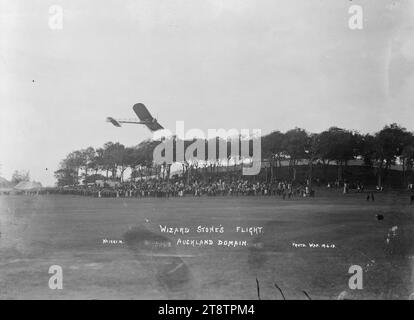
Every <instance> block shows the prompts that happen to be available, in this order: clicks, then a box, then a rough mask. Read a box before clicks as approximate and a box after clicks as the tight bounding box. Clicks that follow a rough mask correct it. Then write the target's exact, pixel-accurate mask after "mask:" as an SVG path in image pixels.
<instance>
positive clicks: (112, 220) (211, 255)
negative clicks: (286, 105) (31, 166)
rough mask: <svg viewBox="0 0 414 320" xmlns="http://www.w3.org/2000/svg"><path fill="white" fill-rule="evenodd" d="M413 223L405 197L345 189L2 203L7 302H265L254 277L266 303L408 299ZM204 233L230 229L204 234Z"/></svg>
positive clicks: (1, 273)
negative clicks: (56, 278) (55, 279)
mask: <svg viewBox="0 0 414 320" xmlns="http://www.w3.org/2000/svg"><path fill="white" fill-rule="evenodd" d="M378 214H382V215H383V216H384V219H383V220H378V219H377V217H376V215H378ZM413 218H414V206H410V205H409V196H408V194H402V193H401V194H400V193H384V194H376V196H375V202H367V201H366V200H365V195H364V194H348V195H342V194H340V193H337V192H335V191H320V192H317V197H316V198H295V199H290V200H282V199H281V198H279V197H267V196H260V197H252V196H247V197H201V198H193V197H185V198H170V199H162V198H142V199H140V198H138V199H136V198H125V199H123V198H99V199H98V198H88V197H75V196H59V195H43V196H42V195H40V196H0V232H1V234H0V299H76V298H77V299H257V286H256V278H257V280H258V282H259V286H260V296H261V298H262V299H282V296H281V294H280V292H279V291H278V290H277V289H276V287H275V285H274V284H275V283H276V284H277V285H278V286H279V287H280V288H281V289H282V291H283V293H284V295H285V296H286V298H287V299H306V296H305V294H304V293H303V291H306V292H307V293H308V294H309V296H310V297H311V298H312V299H336V298H337V297H338V295H339V294H340V293H341V292H343V291H346V292H347V298H349V299H371V298H372V299H407V298H408V296H409V295H410V293H411V292H413V291H414V290H413V288H414V286H413V280H414V278H413V274H414V273H413V270H414V269H413V267H414V260H413V256H414V219H413ZM160 225H161V226H168V227H173V228H175V227H183V228H185V227H187V228H188V229H189V232H188V233H186V234H184V235H183V234H181V233H176V234H170V233H166V232H161V230H160ZM198 226H203V227H211V226H215V227H218V228H219V227H220V226H222V227H223V229H224V232H223V233H220V232H213V233H198V232H197V227H198ZM394 226H397V228H394V231H391V230H390V228H392V227H394ZM237 227H243V228H246V227H262V228H263V229H262V230H263V233H259V232H258V233H257V234H253V235H250V234H249V233H241V232H236V228H237ZM239 230H240V229H239ZM251 230H252V229H251ZM257 230H259V229H256V231H257ZM387 238H388V241H387ZM105 239H106V240H108V242H107V243H105ZM178 239H181V240H183V239H184V240H186V239H197V240H201V239H204V240H212V241H213V244H212V245H202V246H191V245H182V244H180V245H177V241H178ZM218 240H223V241H224V240H237V241H239V242H238V243H239V244H243V242H242V241H246V242H245V244H247V246H243V245H241V246H237V247H227V246H220V245H217V241H218ZM309 243H314V244H319V247H314V248H311V247H309ZM169 244H170V245H171V246H169ZM295 244H296V245H297V246H296V245H295ZM300 244H302V245H305V247H302V246H301V245H300ZM323 244H328V245H329V247H328V248H323V247H322V245H323ZM51 265H59V266H61V267H62V270H63V289H62V290H51V289H49V287H48V282H49V278H50V277H51V276H52V275H51V274H49V273H48V270H49V267H50V266H51ZM351 265H359V266H361V267H362V268H363V270H364V273H363V289H362V290H350V289H349V287H348V280H349V277H350V276H351V274H348V269H349V268H350V266H351Z"/></svg>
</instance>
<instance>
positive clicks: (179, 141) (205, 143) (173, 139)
mask: <svg viewBox="0 0 414 320" xmlns="http://www.w3.org/2000/svg"><path fill="white" fill-rule="evenodd" d="M153 139H154V140H161V143H160V144H159V145H157V146H156V147H155V149H154V152H153V160H154V163H155V164H158V165H170V164H172V163H174V162H187V163H195V162H196V163H204V164H208V163H217V162H219V161H227V162H228V161H229V159H232V161H233V162H239V163H241V164H242V166H243V175H256V174H258V173H259V172H260V169H261V165H262V160H261V155H262V153H261V130H260V129H253V130H251V131H250V130H249V129H241V130H237V129H229V130H225V129H208V130H207V134H205V133H204V132H203V131H202V130H200V129H190V130H188V131H187V132H185V129H184V122H183V121H177V122H176V126H175V133H172V132H171V131H170V130H162V131H156V132H155V133H154V136H153ZM185 144H188V145H187V146H186V147H185ZM229 147H230V150H229Z"/></svg>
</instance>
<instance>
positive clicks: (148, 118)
mask: <svg viewBox="0 0 414 320" xmlns="http://www.w3.org/2000/svg"><path fill="white" fill-rule="evenodd" d="M132 109H133V110H134V112H135V113H136V115H137V116H138V119H139V121H137V120H129V119H128V120H121V119H114V118H112V117H108V118H106V121H107V122H110V123H112V124H113V125H114V126H115V127H121V124H122V123H131V124H143V125H146V126H147V128H148V129H149V130H151V132H154V131H158V130H162V129H164V127H163V126H161V125H160V124H159V123H158V121H157V119H155V118H154V117H153V116H152V115H151V113H150V112H149V111H148V109H147V107H146V106H145V105H144V104H143V103H136V104H134V106H133V107H132Z"/></svg>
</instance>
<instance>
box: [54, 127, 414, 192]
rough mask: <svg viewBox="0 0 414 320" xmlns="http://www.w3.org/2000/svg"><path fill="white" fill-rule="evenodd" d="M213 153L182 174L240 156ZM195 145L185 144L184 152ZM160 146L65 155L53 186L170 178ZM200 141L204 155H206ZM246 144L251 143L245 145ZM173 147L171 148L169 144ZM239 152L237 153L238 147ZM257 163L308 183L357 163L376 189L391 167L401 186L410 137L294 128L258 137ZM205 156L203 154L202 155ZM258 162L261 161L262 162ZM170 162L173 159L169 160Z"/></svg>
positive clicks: (411, 151)
mask: <svg viewBox="0 0 414 320" xmlns="http://www.w3.org/2000/svg"><path fill="white" fill-rule="evenodd" d="M171 139H174V142H176V138H175V137H173V138H171ZM216 140H218V143H216V147H217V152H216V155H217V157H215V161H211V157H210V156H209V158H208V159H207V158H206V159H205V160H206V161H190V160H188V161H187V159H185V160H184V161H183V163H181V165H182V167H183V172H189V170H190V169H194V168H195V169H197V168H200V167H203V168H206V167H209V168H210V169H212V170H213V168H217V167H218V166H229V165H230V163H233V164H234V165H235V164H236V163H239V164H240V161H241V160H242V159H240V157H238V159H236V158H237V157H234V155H232V153H231V142H230V141H229V140H227V141H224V143H227V145H228V147H227V155H226V158H225V159H223V158H219V152H218V146H219V144H220V140H221V142H223V139H221V138H216ZM193 141H195V140H185V141H184V148H185V150H186V149H187V147H188V146H189V145H191V144H192V143H193ZM159 143H160V141H154V140H145V141H143V142H141V143H140V144H139V145H137V146H133V147H126V146H124V145H123V144H120V143H118V142H116V143H113V142H107V143H105V144H104V145H103V147H101V148H97V149H95V148H93V147H88V148H86V149H81V150H75V151H73V152H70V153H69V154H68V155H67V156H66V158H65V159H63V160H62V161H61V163H60V167H59V169H58V170H57V171H56V172H55V177H56V179H57V182H58V185H59V186H63V185H76V184H79V182H80V179H83V181H84V182H85V183H87V182H93V181H95V179H98V178H99V179H109V178H111V179H117V180H120V181H124V173H125V170H126V169H128V168H129V169H130V170H131V179H132V180H134V179H137V178H138V177H141V178H142V177H145V176H154V175H158V176H162V177H164V178H165V177H166V178H168V177H169V176H170V165H167V164H165V165H157V164H155V163H154V162H153V152H154V148H155V147H156V146H157V145H158V144H159ZM207 143H208V141H207V140H206V151H207ZM250 144H251V141H250ZM174 146H175V145H174ZM239 150H240V148H239ZM261 153H262V159H263V160H265V161H268V162H269V164H270V169H271V170H270V171H271V178H272V179H273V178H275V177H276V176H277V170H278V168H280V167H282V162H286V161H287V162H288V168H289V174H290V176H291V179H292V180H295V175H296V167H297V166H298V165H299V163H300V162H301V161H303V160H305V161H306V164H307V165H308V166H309V170H308V172H309V174H308V176H309V178H310V179H311V180H312V173H313V168H314V166H315V165H320V166H322V168H323V171H324V172H326V170H327V168H328V166H329V165H332V164H335V165H336V166H337V170H338V180H340V181H341V180H343V179H344V176H343V172H344V168H345V167H346V166H347V165H348V162H349V161H350V160H355V159H360V160H362V161H363V162H364V164H365V165H366V166H369V167H372V168H375V172H376V177H377V184H378V185H379V186H381V185H382V183H383V180H384V178H385V177H386V176H387V173H388V171H389V170H390V168H391V166H392V165H394V164H397V163H398V164H400V165H401V167H402V181H401V182H402V184H406V183H407V172H411V170H412V169H413V165H414V134H413V132H410V131H408V130H407V129H406V128H404V127H402V126H400V125H398V124H395V123H393V124H390V125H386V126H385V127H384V128H383V129H382V130H380V131H378V132H376V133H374V134H361V133H359V132H357V131H353V130H347V129H343V128H338V127H331V128H329V129H327V130H325V131H323V132H321V133H310V132H307V131H306V130H304V129H301V128H294V129H291V130H288V131H287V132H285V133H283V132H280V131H273V132H271V133H269V134H267V135H264V136H262V137H261ZM205 154H207V152H206V153H205ZM263 160H262V161H263ZM174 161H175V159H174Z"/></svg>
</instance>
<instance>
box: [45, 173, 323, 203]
mask: <svg viewBox="0 0 414 320" xmlns="http://www.w3.org/2000/svg"><path fill="white" fill-rule="evenodd" d="M49 193H59V194H74V195H83V196H94V197H166V198H169V197H184V196H195V197H201V196H259V195H260V196H280V197H283V198H284V199H285V198H291V197H293V196H301V197H312V196H314V194H315V192H314V190H311V188H310V186H309V184H308V183H303V184H298V183H296V184H295V186H294V185H293V184H292V183H291V182H288V181H277V180H275V181H273V182H266V181H257V180H255V179H248V178H245V177H242V176H236V175H226V176H225V175H222V176H216V177H209V178H207V179H206V178H201V177H197V178H193V179H187V178H183V177H175V178H171V179H169V180H162V179H155V178H152V179H143V180H139V181H136V182H130V181H128V182H125V183H119V184H118V185H117V186H114V187H110V186H109V185H108V184H106V183H105V184H104V185H103V186H102V185H101V186H99V185H97V184H89V185H78V186H65V187H60V188H54V189H51V190H49Z"/></svg>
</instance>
